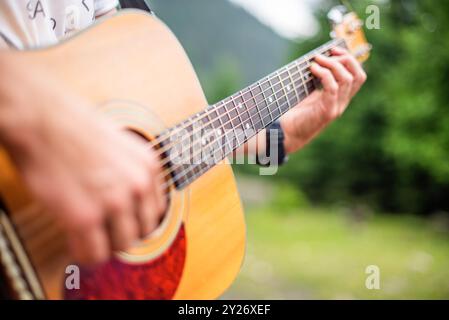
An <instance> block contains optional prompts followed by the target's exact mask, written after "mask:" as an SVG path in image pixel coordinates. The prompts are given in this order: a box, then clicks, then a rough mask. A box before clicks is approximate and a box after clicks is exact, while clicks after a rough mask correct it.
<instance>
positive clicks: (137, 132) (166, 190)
mask: <svg viewBox="0 0 449 320" xmlns="http://www.w3.org/2000/svg"><path fill="white" fill-rule="evenodd" d="M126 130H127V131H128V132H130V133H132V134H133V135H135V136H136V137H138V138H139V139H141V140H143V141H144V142H145V143H150V142H151V139H150V138H149V137H147V136H146V135H145V134H143V133H141V132H139V131H138V130H135V129H130V128H128V129H126ZM155 151H156V152H158V149H157V147H156V150H155ZM161 160H162V159H161ZM165 182H166V183H168V177H167V178H166V179H165ZM167 185H168V184H167ZM165 193H166V195H167V208H169V207H170V189H169V187H167V188H165ZM166 218H167V214H164V215H163V216H162V217H161V218H160V220H159V222H158V228H157V229H160V228H161V226H163V223H164V220H165V219H166ZM158 231H160V230H156V232H155V233H157V232H158Z"/></svg>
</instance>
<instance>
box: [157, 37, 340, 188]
mask: <svg viewBox="0 0 449 320" xmlns="http://www.w3.org/2000/svg"><path fill="white" fill-rule="evenodd" d="M344 46H345V42H344V40H341V39H338V40H332V41H330V42H328V43H326V44H324V45H323V46H321V47H319V48H317V49H315V50H313V51H312V52H310V53H308V54H306V55H305V56H303V57H301V58H299V59H297V60H295V61H293V62H291V63H290V64H288V65H286V66H284V67H282V68H281V69H279V70H277V71H275V72H273V73H272V74H270V75H268V76H266V77H264V78H263V79H261V80H259V81H257V82H256V83H254V84H252V85H250V86H248V87H246V88H245V89H243V90H241V91H239V92H237V93H235V94H234V95H232V96H230V97H228V98H226V99H224V100H222V101H220V102H218V103H216V104H214V105H211V106H209V107H208V108H206V109H205V110H204V111H202V112H199V113H197V114H195V115H193V116H192V117H190V118H188V119H186V120H185V121H183V122H182V123H180V124H178V125H177V126H176V127H174V128H171V129H169V130H168V131H166V132H163V133H162V134H161V135H160V137H164V139H163V140H162V142H161V143H160V146H161V147H163V148H165V150H166V152H165V156H166V157H171V159H170V161H168V163H169V165H168V166H169V167H170V172H171V180H172V181H171V184H172V185H173V186H175V187H176V188H177V189H183V188H185V187H186V186H188V185H189V184H191V183H192V182H194V181H195V180H196V179H198V178H199V177H201V176H202V175H203V174H204V173H206V172H207V171H208V170H209V169H210V168H212V167H214V166H215V165H216V164H217V163H219V162H220V161H222V160H223V159H225V158H226V157H227V156H228V155H230V154H232V153H233V152H234V151H235V150H236V149H238V148H239V147H241V146H243V145H244V144H245V143H246V142H247V141H248V140H250V139H251V138H253V137H254V136H256V135H257V134H258V133H259V132H260V131H262V130H263V129H265V128H268V127H269V126H270V125H271V124H273V123H274V122H275V121H276V120H278V119H279V118H280V117H281V116H282V115H284V114H285V113H286V112H288V111H289V110H290V109H291V108H293V107H295V106H296V105H298V103H300V102H301V101H303V100H304V99H305V98H307V97H308V96H309V95H310V94H311V93H312V92H314V91H315V90H316V89H317V88H318V86H319V81H318V79H316V78H315V77H314V76H313V75H312V74H311V72H310V65H311V63H312V61H313V59H314V57H315V56H316V55H318V54H324V55H327V56H329V55H330V50H331V49H332V48H334V47H344ZM180 150H183V152H182V154H181V153H180ZM174 152H175V153H176V156H175V158H176V159H177V161H173V154H174Z"/></svg>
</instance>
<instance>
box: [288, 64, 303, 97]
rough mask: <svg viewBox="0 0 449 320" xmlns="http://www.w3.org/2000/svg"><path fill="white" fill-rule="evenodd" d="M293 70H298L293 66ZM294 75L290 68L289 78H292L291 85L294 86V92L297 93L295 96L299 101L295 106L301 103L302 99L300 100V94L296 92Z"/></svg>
mask: <svg viewBox="0 0 449 320" xmlns="http://www.w3.org/2000/svg"><path fill="white" fill-rule="evenodd" d="M293 68H296V69H297V67H296V66H293ZM292 74H293V72H292V71H291V68H288V76H289V78H290V82H291V85H292V86H293V91H294V92H295V96H296V99H297V101H296V102H295V104H296V103H299V102H301V99H300V98H299V95H298V92H297V91H296V86H295V81H293V76H292Z"/></svg>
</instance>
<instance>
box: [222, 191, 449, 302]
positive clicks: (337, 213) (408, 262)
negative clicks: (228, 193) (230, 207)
mask: <svg viewBox="0 0 449 320" xmlns="http://www.w3.org/2000/svg"><path fill="white" fill-rule="evenodd" d="M289 192H290V194H292V192H291V191H288V192H283V191H281V193H279V192H278V194H283V196H279V197H275V198H274V201H271V204H264V205H258V206H255V207H253V206H251V205H247V207H249V208H248V210H247V236H248V246H247V253H246V258H245V262H244V265H243V268H242V270H241V273H240V275H239V276H238V278H237V280H236V281H235V283H234V284H233V286H232V287H231V288H230V290H228V292H227V293H226V294H225V295H224V298H230V299H448V298H449V236H448V235H447V233H444V232H441V231H438V230H437V229H436V228H435V226H434V223H432V221H431V220H426V219H423V218H419V217H414V216H406V215H403V216H398V215H384V214H373V215H368V217H365V218H363V219H354V217H353V215H350V214H348V213H347V211H346V210H341V209H329V208H312V207H310V206H306V207H302V208H297V207H296V208H294V209H288V207H291V205H288V200H285V194H289ZM279 198H281V200H279ZM282 199H284V200H282ZM279 201H281V203H279ZM286 203H287V205H286ZM370 265H376V266H378V267H379V268H380V290H368V289H367V288H366V286H365V280H366V278H367V276H368V275H367V274H366V273H365V270H366V267H367V266H370Z"/></svg>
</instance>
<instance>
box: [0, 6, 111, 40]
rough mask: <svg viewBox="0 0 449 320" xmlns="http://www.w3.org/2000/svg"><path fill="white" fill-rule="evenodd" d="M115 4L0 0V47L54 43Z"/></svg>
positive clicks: (84, 25)
mask: <svg viewBox="0 0 449 320" xmlns="http://www.w3.org/2000/svg"><path fill="white" fill-rule="evenodd" d="M117 5H118V0H0V48H5V47H11V48H16V49H26V48H36V47H42V46H47V45H51V44H54V43H57V42H58V41H59V40H61V39H63V38H64V37H67V36H70V35H72V34H74V33H75V32H77V31H79V30H82V29H83V28H85V27H87V26H89V25H90V24H91V23H92V22H93V21H94V20H95V17H98V16H100V15H102V14H104V13H106V12H108V11H110V10H112V9H114V7H116V6H117Z"/></svg>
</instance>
